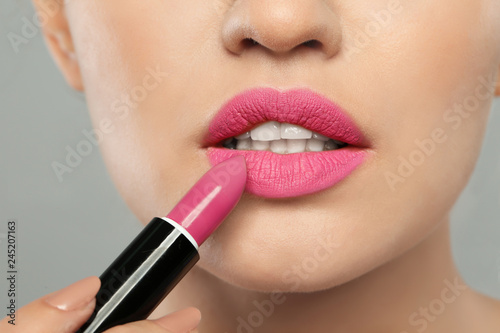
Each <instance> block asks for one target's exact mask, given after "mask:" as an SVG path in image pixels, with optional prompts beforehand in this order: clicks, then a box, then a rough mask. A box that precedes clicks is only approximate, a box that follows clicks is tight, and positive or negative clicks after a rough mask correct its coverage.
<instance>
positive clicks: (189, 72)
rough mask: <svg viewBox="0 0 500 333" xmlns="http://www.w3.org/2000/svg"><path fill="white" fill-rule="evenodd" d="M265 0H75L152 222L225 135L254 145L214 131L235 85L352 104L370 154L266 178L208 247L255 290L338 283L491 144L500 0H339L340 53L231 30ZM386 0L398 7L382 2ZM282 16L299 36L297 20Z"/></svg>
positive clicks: (445, 205) (204, 254)
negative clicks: (287, 178)
mask: <svg viewBox="0 0 500 333" xmlns="http://www.w3.org/2000/svg"><path fill="white" fill-rule="evenodd" d="M249 3H250V2H249V1H237V2H234V3H233V2H231V1H229V2H228V1H226V2H221V1H206V0H194V1H186V2H179V1H172V0H168V1H153V2H141V1H130V0H120V1H91V2H88V1H72V2H70V3H69V4H68V8H67V9H68V10H67V13H68V18H69V22H70V27H71V31H72V34H73V38H74V43H75V47H76V52H77V57H78V59H79V63H80V66H81V72H82V76H83V81H84V87H85V93H86V96H87V100H88V106H89V109H90V112H91V117H92V121H93V123H94V126H95V128H96V129H97V130H102V131H104V130H105V131H106V134H105V135H104V140H103V142H102V144H101V146H100V148H101V150H102V152H103V155H104V158H105V162H106V164H107V166H108V169H109V171H110V174H111V176H112V177H113V179H114V181H115V183H116V185H117V187H118V189H119V191H120V193H121V194H122V196H123V197H124V198H125V200H126V201H127V203H128V205H129V206H130V207H131V208H132V210H133V212H134V213H135V214H136V215H137V217H138V218H139V219H140V220H141V221H142V222H143V223H147V222H148V221H149V220H150V219H151V218H152V217H154V216H164V215H165V214H166V213H167V212H168V211H169V210H170V209H171V208H172V207H173V206H174V205H175V203H176V202H178V201H179V200H180V199H181V197H182V196H183V194H185V193H186V192H187V190H188V189H189V188H190V186H191V185H192V184H194V183H195V181H196V180H197V179H198V178H199V177H201V175H202V174H203V173H204V172H205V171H207V169H208V168H209V167H210V164H211V162H210V159H209V151H210V150H211V149H214V148H213V146H219V147H218V148H217V149H225V151H223V154H226V153H229V152H230V153H231V154H234V153H239V152H238V151H237V150H231V149H229V148H223V147H220V146H221V145H222V142H218V143H214V144H210V145H207V144H206V136H207V134H208V133H209V126H210V123H211V121H212V120H213V119H214V118H215V117H216V115H217V112H218V111H219V109H220V108H221V107H222V106H223V105H225V103H226V102H228V101H229V100H230V99H231V98H233V97H234V96H235V95H237V94H239V93H241V92H243V91H245V90H248V89H251V88H262V87H271V88H274V89H276V90H278V91H280V92H283V93H286V92H287V91H290V90H293V89H297V88H302V89H309V90H312V91H314V92H316V93H317V94H320V95H322V96H325V97H326V98H328V99H329V100H331V101H334V102H335V103H337V104H338V105H340V106H341V107H342V108H343V109H344V110H345V113H346V115H347V116H348V117H349V118H350V119H351V120H352V122H353V124H355V126H356V127H357V128H359V130H360V132H361V133H362V135H363V137H364V139H365V142H364V143H363V144H362V145H361V146H362V147H360V148H359V149H360V151H361V155H360V156H361V157H362V158H361V159H360V160H359V163H358V162H356V163H355V165H353V166H352V168H350V169H349V170H347V171H345V172H344V173H345V174H343V175H342V176H341V177H339V179H337V180H336V181H333V182H331V183H328V184H327V185H326V186H320V187H317V188H315V187H314V186H312V187H311V188H310V189H308V190H307V191H306V192H307V193H305V192H304V193H303V192H301V191H300V190H297V189H296V188H295V189H293V188H290V189H287V191H288V192H287V191H284V192H280V193H281V194H280V195H271V194H269V193H266V192H265V191H259V190H258V189H257V190H255V189H253V190H252V188H251V186H250V188H249V190H248V191H247V193H245V194H244V195H243V197H242V199H241V201H240V203H239V204H238V206H237V208H236V209H235V210H234V211H233V212H232V213H231V214H230V215H229V217H228V218H227V219H226V220H225V221H224V223H223V224H222V225H221V226H220V227H219V229H218V230H217V231H216V232H215V233H214V234H213V235H212V237H211V238H209V240H208V241H207V243H206V244H205V245H204V246H203V247H202V248H201V258H202V259H201V261H200V263H199V266H200V267H201V268H202V269H204V270H206V271H208V272H210V273H211V274H213V275H215V276H217V277H219V278H220V279H222V280H225V281H227V282H229V283H232V284H234V285H238V286H241V287H245V288H249V289H254V290H263V291H270V290H275V289H279V290H288V291H312V290H320V289H324V288H329V287H332V286H335V285H338V284H341V283H344V282H346V281H349V280H352V279H354V278H356V277H358V276H360V275H362V274H365V273H367V272H369V271H370V270H372V269H374V268H376V267H377V266H380V265H382V264H383V263H385V262H387V261H389V260H391V259H393V258H394V257H396V256H398V255H400V254H401V253H403V252H404V251H406V250H408V249H409V248H411V247H413V246H414V245H416V244H418V243H419V242H421V241H422V240H423V239H424V238H425V237H426V236H427V235H429V233H431V232H432V230H434V229H435V228H436V226H437V225H438V223H439V222H441V221H443V220H444V219H445V218H446V216H447V214H448V212H449V210H450V209H451V207H452V205H453V203H454V202H455V200H456V198H457V196H458V195H459V193H460V191H461V190H462V189H463V187H464V186H465V184H466V182H467V180H468V178H469V176H470V174H471V172H472V170H473V167H474V163H475V161H476V159H477V156H478V153H479V150H480V144H481V141H482V136H483V133H484V129H485V125H486V122H487V117H488V110H489V107H490V102H491V98H492V90H491V83H492V82H493V81H495V79H496V70H497V68H498V63H499V58H500V53H499V50H498V45H500V43H499V40H498V39H499V37H500V33H499V32H500V29H499V28H500V27H499V26H498V23H497V22H498V21H500V20H497V18H494V17H491V16H490V15H491V13H495V12H499V9H500V8H498V7H499V5H498V3H497V2H496V1H493V0H464V1H461V2H460V4H458V3H457V2H456V1H452V0H445V1H439V2H436V1H430V0H426V1H418V2H412V1H404V0H401V1H397V0H396V1H386V0H375V1H361V0H355V1H335V2H334V1H323V2H322V3H327V4H326V5H325V6H328V7H330V9H331V10H330V11H328V13H330V14H329V15H332V17H334V18H336V21H335V20H332V22H334V21H335V22H337V25H336V26H335V27H334V28H332V29H339V30H340V31H341V34H342V39H341V40H339V41H336V43H338V45H337V46H338V51H337V52H336V53H335V54H334V55H333V56H331V57H329V58H325V57H323V56H322V54H321V52H322V51H321V50H320V49H314V48H311V49H304V48H302V49H300V50H299V49H298V48H297V49H294V50H289V52H288V53H287V55H286V56H284V55H283V54H282V55H277V54H276V53H273V52H271V51H269V50H267V49H265V47H263V46H262V45H258V46H254V47H250V46H248V48H247V49H245V50H244V52H242V53H241V54H239V55H236V54H234V53H231V52H228V48H227V47H228V46H227V45H226V42H227V41H225V40H223V39H222V38H221V31H223V30H224V29H226V28H227V26H226V25H227V24H229V23H227V22H228V17H231V16H232V15H233V16H235V15H251V17H253V18H255V22H257V21H259V20H260V21H259V22H263V21H264V20H265V19H266V18H269V15H271V14H270V13H272V12H273V11H272V9H273V6H274V3H273V4H272V5H268V7H266V6H256V5H255V6H253V7H251V5H250V4H249ZM318 3H319V1H318ZM313 4H316V1H310V2H308V3H307V4H300V5H299V4H296V3H294V2H289V3H288V2H287V4H281V5H280V6H281V7H282V8H283V7H289V8H288V9H290V10H296V9H297V8H295V7H297V6H305V7H307V6H312V5H313ZM245 6H246V7H245ZM276 6H278V2H276ZM494 6H496V7H495V8H493V7H494ZM246 8H251V10H250V9H248V10H247V9H246ZM383 10H385V12H384V13H386V14H387V13H389V14H390V15H388V16H387V15H386V16H385V21H384V19H380V17H379V19H380V20H378V19H377V16H376V15H375V14H376V13H380V12H381V11H383ZM285 12H286V11H285ZM300 12H301V11H297V13H300ZM304 12H307V11H304ZM374 13H375V14H374ZM297 20H298V19H297ZM304 20H305V21H303V22H306V23H304V25H307V17H304ZM299 21H300V20H298V21H297V22H299ZM269 22H271V21H269ZM300 22H302V21H300ZM290 24H291V23H290ZM332 24H333V23H332ZM377 24H378V28H377ZM292 25H293V24H292ZM296 26H297V25H296ZM298 26H299V27H303V26H302V25H298ZM259 28H260V29H277V28H276V27H275V26H273V25H272V24H268V25H260V26H259ZM276 31H279V32H280V33H281V34H277V35H276V37H275V38H277V39H279V38H283V39H285V38H286V37H287V35H286V34H287V31H289V30H287V29H284V30H283V29H281V30H280V29H277V30H276ZM290 31H291V30H290ZM265 32H266V31H259V33H261V34H263V35H265ZM267 32H269V31H267ZM235 38H236V37H235ZM327 42H328V41H327ZM332 43H333V42H332ZM488 82H489V84H488ZM346 148H348V147H346ZM341 149H344V148H341ZM341 149H340V150H341ZM356 149H357V148H356ZM340 150H339V151H340ZM266 154H273V156H274V157H273V158H278V159H283V161H285V160H286V159H287V158H288V159H289V158H290V157H289V156H288V155H283V156H281V157H276V156H275V155H274V154H275V153H272V152H270V153H266ZM310 154H322V153H314V152H313V153H310ZM258 156H262V155H258ZM287 156H288V157H287ZM303 156H304V155H303ZM299 159H300V158H299ZM313 160H316V159H315V158H313ZM212 162H213V161H212ZM313 163H314V162H313ZM316 163H319V162H316ZM254 167H255V166H254ZM250 172H252V170H250ZM328 172H330V173H331V172H335V170H330V171H328ZM258 180H259V179H258V177H257V181H258ZM273 193H275V194H276V192H273ZM294 267H306V268H307V270H308V271H307V272H308V274H307V275H303V276H300V275H299V274H298V273H296V272H295V271H294Z"/></svg>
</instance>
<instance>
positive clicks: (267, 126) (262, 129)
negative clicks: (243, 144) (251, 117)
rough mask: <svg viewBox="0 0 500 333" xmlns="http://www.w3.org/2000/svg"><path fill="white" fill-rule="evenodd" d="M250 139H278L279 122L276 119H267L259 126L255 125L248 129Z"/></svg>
mask: <svg viewBox="0 0 500 333" xmlns="http://www.w3.org/2000/svg"><path fill="white" fill-rule="evenodd" d="M250 136H251V137H252V140H259V141H273V140H279V139H281V137H280V123H278V122H277V121H268V122H267V123H264V124H262V125H260V126H257V127H255V128H254V129H253V130H251V131H250Z"/></svg>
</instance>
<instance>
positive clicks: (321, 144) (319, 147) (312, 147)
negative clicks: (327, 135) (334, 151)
mask: <svg viewBox="0 0 500 333" xmlns="http://www.w3.org/2000/svg"><path fill="white" fill-rule="evenodd" d="M323 148H325V141H322V140H318V139H310V140H307V143H306V149H307V150H308V151H323Z"/></svg>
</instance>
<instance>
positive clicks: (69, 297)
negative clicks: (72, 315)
mask: <svg viewBox="0 0 500 333" xmlns="http://www.w3.org/2000/svg"><path fill="white" fill-rule="evenodd" d="M100 285H101V282H100V280H99V278H98V277H97V276H89V277H87V278H85V279H83V280H80V281H78V282H75V283H73V284H71V285H69V286H67V287H66V288H64V289H61V290H58V291H56V292H54V293H52V294H50V295H49V296H48V297H47V298H45V302H47V303H48V304H49V305H51V306H53V307H56V308H58V309H60V310H64V311H73V310H79V309H83V308H85V307H86V306H87V305H88V304H89V303H90V302H91V301H92V300H93V299H94V297H95V295H96V294H97V291H98V290H99V287H100Z"/></svg>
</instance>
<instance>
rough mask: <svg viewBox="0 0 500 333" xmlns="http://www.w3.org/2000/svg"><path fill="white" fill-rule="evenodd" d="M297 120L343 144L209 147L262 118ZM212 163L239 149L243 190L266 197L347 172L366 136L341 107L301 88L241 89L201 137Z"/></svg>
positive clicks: (321, 184) (297, 191)
mask: <svg viewBox="0 0 500 333" xmlns="http://www.w3.org/2000/svg"><path fill="white" fill-rule="evenodd" d="M272 120H274V121H278V122H281V123H291V124H297V125H300V126H302V127H304V128H307V129H309V130H311V131H314V132H317V133H320V134H322V135H324V136H327V137H329V138H332V139H335V140H338V141H343V142H345V143H348V144H349V146H347V147H344V148H341V149H338V150H332V151H324V152H304V153H295V154H286V155H280V154H275V153H273V152H270V151H254V150H233V149H226V148H219V147H213V146H214V145H216V144H218V143H220V142H221V141H223V140H225V139H227V138H230V137H233V136H237V135H239V134H241V133H244V132H246V131H248V130H250V129H252V128H253V127H255V126H256V125H258V124H261V123H264V122H266V121H272ZM205 142H206V144H207V146H211V147H209V148H208V158H209V160H210V163H211V164H212V165H215V164H217V163H220V162H222V161H224V160H226V159H228V158H231V157H233V156H237V155H243V156H244V157H245V159H246V162H247V169H248V178H247V184H246V190H247V191H248V192H250V193H253V194H255V195H258V196H262V197H267V198H286V197H295V196H300V195H305V194H310V193H314V192H318V191H321V190H324V189H327V188H329V187H331V186H333V185H335V184H336V183H338V182H339V181H341V180H342V179H344V178H346V177H347V176H348V175H349V174H351V173H352V172H353V171H354V170H355V169H356V168H357V167H358V166H359V165H360V164H361V163H362V162H363V160H364V159H365V157H366V155H367V150H366V149H364V148H366V145H367V142H366V139H365V138H364V136H363V135H362V133H361V131H360V130H359V129H358V128H357V127H356V126H355V125H354V123H353V121H352V120H351V119H350V118H349V117H348V116H347V115H346V114H345V112H344V111H343V110H342V109H341V108H340V107H339V106H338V105H336V104H335V103H333V102H332V101H330V100H329V99H327V98H325V97H323V96H320V95H318V94H316V93H314V92H312V91H310V90H307V89H293V90H288V91H286V92H280V91H278V90H276V89H273V88H260V89H253V90H248V91H245V92H243V93H241V94H239V95H237V96H236V97H234V98H233V99H231V100H230V101H228V102H227V103H226V104H225V105H224V106H223V107H222V109H221V110H220V111H219V112H218V113H217V115H216V116H215V117H214V119H213V120H212V122H211V123H210V126H209V131H208V135H207V137H206V139H205Z"/></svg>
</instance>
